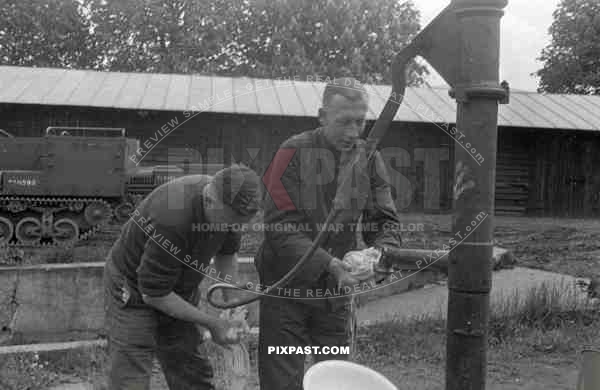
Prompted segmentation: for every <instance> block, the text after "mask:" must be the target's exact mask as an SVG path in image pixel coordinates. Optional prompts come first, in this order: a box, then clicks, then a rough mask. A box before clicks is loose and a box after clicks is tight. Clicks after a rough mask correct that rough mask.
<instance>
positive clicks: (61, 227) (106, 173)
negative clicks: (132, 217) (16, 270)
mask: <svg viewBox="0 0 600 390" xmlns="http://www.w3.org/2000/svg"><path fill="white" fill-rule="evenodd" d="M138 146H139V142H138V141H137V140H136V139H130V138H127V137H126V134H125V129H113V128H72V127H60V128H58V127H50V128H48V129H47V130H46V132H45V134H44V135H43V136H42V137H14V136H12V135H11V134H10V133H8V132H6V131H3V130H1V131H0V246H28V247H31V246H34V247H35V246H72V245H73V244H75V243H76V242H78V241H81V240H86V239H89V238H90V237H92V236H93V235H94V233H96V232H97V231H99V230H100V229H102V228H103V227H104V226H105V225H106V224H107V223H109V222H111V221H116V222H124V221H125V220H126V219H127V218H128V217H129V214H130V213H131V212H132V211H133V209H134V207H135V205H136V203H137V202H139V200H141V199H142V198H143V197H144V196H145V195H146V194H148V193H149V192H150V191H152V190H153V189H154V188H155V187H156V186H158V185H160V184H162V183H164V182H166V181H168V180H170V178H172V177H177V176H179V175H181V174H183V171H182V170H181V169H178V168H175V167H166V168H165V167H152V168H148V167H144V168H141V167H136V166H135V164H134V163H133V162H132V161H131V160H130V158H129V156H130V155H131V154H132V153H133V152H134V150H135V149H137V148H138Z"/></svg>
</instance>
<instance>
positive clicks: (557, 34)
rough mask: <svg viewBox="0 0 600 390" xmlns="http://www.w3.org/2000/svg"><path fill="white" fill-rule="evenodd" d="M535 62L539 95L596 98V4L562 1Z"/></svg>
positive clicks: (599, 67)
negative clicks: (547, 42)
mask: <svg viewBox="0 0 600 390" xmlns="http://www.w3.org/2000/svg"><path fill="white" fill-rule="evenodd" d="M550 34H551V36H552V41H551V43H550V45H548V47H546V48H544V50H542V55H541V57H540V58H539V59H540V60H541V61H543V62H544V67H543V68H542V69H540V70H539V71H537V72H536V74H537V75H538V76H539V77H540V87H539V89H538V90H539V92H549V93H574V94H593V95H599V94H600V2H599V1H598V0H562V1H561V2H560V4H559V5H558V8H557V9H556V10H555V11H554V22H553V23H552V26H551V27H550Z"/></svg>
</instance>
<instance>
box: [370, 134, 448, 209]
mask: <svg viewBox="0 0 600 390" xmlns="http://www.w3.org/2000/svg"><path fill="white" fill-rule="evenodd" d="M381 153H382V156H383V158H384V161H385V162H386V167H387V170H388V174H389V176H390V185H391V187H392V196H393V197H394V200H395V201H396V205H397V206H398V209H399V210H400V211H403V212H417V211H425V212H427V213H441V212H447V211H449V210H450V209H451V207H452V203H451V198H450V193H451V186H452V180H451V178H452V173H451V172H452V168H451V167H452V160H453V154H454V145H453V142H452V141H451V137H450V136H449V135H448V134H446V133H445V132H444V131H443V130H442V129H441V128H439V127H437V126H436V125H434V124H431V123H393V124H392V126H391V128H390V130H389V131H388V132H387V133H386V136H385V137H384V139H383V140H382V142H381Z"/></svg>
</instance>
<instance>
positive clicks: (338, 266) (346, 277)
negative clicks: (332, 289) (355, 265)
mask: <svg viewBox="0 0 600 390" xmlns="http://www.w3.org/2000/svg"><path fill="white" fill-rule="evenodd" d="M351 271H352V266H351V265H350V264H347V263H345V262H343V261H341V260H340V259H337V258H336V259H333V260H331V263H329V272H331V274H332V275H333V276H334V277H335V279H336V280H337V287H338V288H341V289H342V291H344V290H346V289H345V287H349V288H350V289H352V288H354V286H356V285H358V284H359V281H358V279H356V278H355V277H353V276H352V275H351V274H350V272H351Z"/></svg>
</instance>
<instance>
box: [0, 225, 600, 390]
mask: <svg viewBox="0 0 600 390" xmlns="http://www.w3.org/2000/svg"><path fill="white" fill-rule="evenodd" d="M494 220H495V230H494V235H495V240H496V245H497V246H500V247H503V248H506V249H509V250H511V251H512V252H513V254H514V256H515V258H516V260H517V265H518V266H519V267H529V268H537V269H543V270H547V271H553V272H559V273H564V274H568V275H572V276H575V277H583V278H593V277H599V278H600V220H575V219H553V218H522V217H503V216H500V217H495V219H494ZM402 222H403V224H404V226H405V228H406V229H405V230H406V231H404V232H403V239H404V245H405V247H407V248H430V249H436V248H441V247H442V245H443V244H444V243H447V242H448V239H449V238H450V237H451V236H452V217H451V216H448V215H442V216H440V215H437V216H436V215H427V216H424V215H414V214H404V215H402ZM411 224H413V225H411ZM414 224H417V225H414ZM418 224H421V225H418ZM415 226H417V227H420V228H417V230H421V231H409V230H411V229H412V230H414V227H415ZM117 234H118V227H112V228H111V229H109V230H108V231H107V232H104V233H102V234H101V235H100V236H98V237H97V238H96V239H93V240H91V241H90V242H88V243H85V244H82V245H78V246H77V247H76V248H74V250H73V251H69V252H66V251H56V250H54V251H52V250H51V251H49V252H38V253H25V252H23V253H16V254H13V256H12V257H11V258H10V259H8V258H6V257H5V258H4V259H3V260H2V259H0V264H2V263H4V264H32V263H41V262H76V261H102V260H103V257H104V255H105V254H106V252H107V251H108V248H109V247H110V245H111V243H112V241H113V240H114V238H115V237H116V235H117ZM260 239H261V237H260V235H247V236H245V237H244V242H243V248H242V249H243V253H242V254H243V255H248V256H252V255H253V254H254V252H255V250H256V248H257V245H258V243H259V242H260ZM590 331H591V330H590ZM597 333H598V332H596V331H593V334H592V335H591V336H590V335H589V334H588V335H586V336H585V337H584V336H579V335H574V336H572V337H571V338H570V339H569V340H570V341H571V344H570V346H569V347H568V348H566V349H563V350H556V351H550V352H548V351H547V350H543V349H538V348H537V347H536V346H535V345H530V344H527V343H525V344H524V345H521V344H523V343H518V342H516V343H515V344H514V345H512V344H511V345H509V346H504V347H498V348H491V349H490V351H489V356H488V358H489V359H488V360H489V361H488V385H487V387H486V388H488V389H494V390H496V389H508V390H511V389H531V390H533V389H536V390H537V389H540V390H541V389H543V390H554V389H557V390H558V389H575V383H576V378H577V375H578V372H579V364H580V361H579V351H580V347H581V346H582V345H583V344H584V343H591V344H596V343H597V342H598V337H597V336H598V334H597ZM413 335H414V333H413V334H411V335H409V336H407V337H413ZM428 338H429V339H430V341H428V343H437V344H435V345H433V344H431V345H428V347H427V348H425V347H424V349H430V350H431V349H434V350H437V351H438V355H437V357H435V358H428V357H426V356H425V357H424V356H419V355H420V354H419V353H417V354H415V355H414V356H411V355H407V356H400V357H390V356H381V357H380V358H379V357H376V356H379V355H373V354H371V355H370V358H369V359H370V360H369V361H360V359H359V362H361V363H363V364H367V365H369V366H370V367H372V368H374V369H376V370H379V371H380V372H381V373H383V374H384V375H386V376H388V377H389V378H390V379H391V380H392V381H393V382H394V383H395V384H396V385H397V386H398V388H399V389H402V390H405V389H406V390H408V389H420V390H421V389H423V390H425V389H442V388H443V387H444V381H445V378H444V371H445V363H444V362H445V355H444V348H445V343H444V340H443V337H442V335H439V337H438V338H437V339H436V338H435V337H433V338H432V337H428ZM584 338H585V339H584ZM379 342H382V343H383V344H385V345H386V346H387V348H389V347H390V345H394V342H392V341H389V340H379ZM395 342H398V343H402V342H403V341H402V340H396V341H395ZM555 344H556V343H555ZM561 345H562V344H561ZM396 359H397V360H398V361H396ZM253 369H254V370H255V368H253ZM161 379H162V378H161V374H160V372H158V371H157V372H156V375H155V377H154V378H153V383H154V385H153V390H165V389H166V387H164V382H163V381H162V380H161ZM255 389H258V388H257V387H255ZM252 390H254V389H252Z"/></svg>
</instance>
